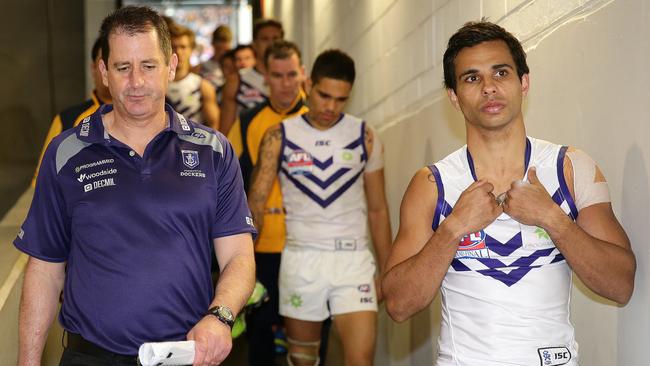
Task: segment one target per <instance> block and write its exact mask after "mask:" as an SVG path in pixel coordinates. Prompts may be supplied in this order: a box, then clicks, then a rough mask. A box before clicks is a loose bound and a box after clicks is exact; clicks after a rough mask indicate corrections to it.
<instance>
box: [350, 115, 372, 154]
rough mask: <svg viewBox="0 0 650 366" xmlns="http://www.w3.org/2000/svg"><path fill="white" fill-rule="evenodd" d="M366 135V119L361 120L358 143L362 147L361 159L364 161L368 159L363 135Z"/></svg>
mask: <svg viewBox="0 0 650 366" xmlns="http://www.w3.org/2000/svg"><path fill="white" fill-rule="evenodd" d="M365 135H366V121H363V122H361V138H360V141H359V143H360V144H361V146H362V147H363V154H361V161H366V160H368V150H367V146H366V142H365V139H364V137H365ZM355 147H356V146H355ZM345 148H346V149H352V148H351V147H347V146H346V147H345Z"/></svg>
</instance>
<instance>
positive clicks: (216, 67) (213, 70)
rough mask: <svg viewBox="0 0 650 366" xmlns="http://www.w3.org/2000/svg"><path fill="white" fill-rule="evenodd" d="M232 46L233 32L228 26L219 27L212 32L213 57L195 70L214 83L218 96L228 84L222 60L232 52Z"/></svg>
mask: <svg viewBox="0 0 650 366" xmlns="http://www.w3.org/2000/svg"><path fill="white" fill-rule="evenodd" d="M231 44H232V32H231V31H230V28H229V27H228V26H227V25H220V26H218V27H217V28H216V29H215V30H214V32H212V50H213V54H212V57H211V58H210V59H209V60H207V61H205V62H203V63H201V64H199V65H197V66H196V67H195V68H193V70H192V71H193V72H195V73H197V74H199V75H201V77H202V78H204V79H205V80H207V81H209V82H210V83H212V86H213V87H214V88H215V89H216V90H217V95H218V94H219V93H220V92H221V88H222V87H223V84H225V83H226V79H225V77H224V73H223V69H222V64H221V58H222V57H223V55H224V54H225V53H226V52H228V51H230V49H231V48H230V47H231Z"/></svg>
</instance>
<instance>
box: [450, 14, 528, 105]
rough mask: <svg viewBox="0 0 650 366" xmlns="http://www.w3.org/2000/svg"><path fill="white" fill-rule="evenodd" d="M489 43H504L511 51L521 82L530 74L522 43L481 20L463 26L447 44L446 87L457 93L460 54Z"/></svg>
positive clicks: (501, 29) (502, 30)
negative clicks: (464, 50)
mask: <svg viewBox="0 0 650 366" xmlns="http://www.w3.org/2000/svg"><path fill="white" fill-rule="evenodd" d="M488 41H503V42H505V44H506V45H507V46H508V49H509V50H510V55H512V58H513V60H514V61H515V65H516V67H517V75H518V76H519V80H521V77H522V76H523V75H524V74H528V73H529V69H528V64H527V63H526V53H525V52H524V49H523V48H522V47H521V43H519V41H518V40H517V38H515V36H513V35H512V34H511V33H510V32H508V31H506V30H505V29H503V28H502V27H500V26H498V25H496V24H494V23H491V22H488V21H486V20H481V21H479V22H468V23H465V25H463V27H462V28H460V29H459V30H458V31H457V32H456V33H455V34H454V35H453V36H451V38H449V43H448V44H447V50H446V51H445V55H444V56H443V61H442V65H443V69H444V74H445V87H446V88H447V89H452V90H453V91H454V92H455V91H456V70H455V65H454V61H455V60H456V56H458V53H459V52H460V51H461V50H462V49H463V48H467V47H474V46H476V45H478V44H480V43H483V42H488Z"/></svg>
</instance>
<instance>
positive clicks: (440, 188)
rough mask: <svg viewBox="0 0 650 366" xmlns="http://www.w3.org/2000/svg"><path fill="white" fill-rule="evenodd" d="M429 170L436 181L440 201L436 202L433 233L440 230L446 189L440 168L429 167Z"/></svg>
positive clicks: (432, 226) (432, 225) (432, 224)
mask: <svg viewBox="0 0 650 366" xmlns="http://www.w3.org/2000/svg"><path fill="white" fill-rule="evenodd" d="M429 170H430V171H431V174H433V178H434V179H435V180H436V187H437V188H438V200H437V202H436V210H435V211H434V213H433V222H432V223H431V228H432V229H433V231H436V229H438V225H440V214H441V213H442V209H443V206H444V204H445V203H446V202H445V188H444V186H443V185H442V178H441V177H440V171H438V168H437V167H436V166H435V165H429Z"/></svg>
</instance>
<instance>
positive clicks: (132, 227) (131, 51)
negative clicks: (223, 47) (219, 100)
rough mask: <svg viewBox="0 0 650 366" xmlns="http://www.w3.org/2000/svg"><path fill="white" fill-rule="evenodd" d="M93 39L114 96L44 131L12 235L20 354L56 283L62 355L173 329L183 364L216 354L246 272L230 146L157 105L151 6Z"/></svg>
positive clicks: (113, 349)
mask: <svg viewBox="0 0 650 366" xmlns="http://www.w3.org/2000/svg"><path fill="white" fill-rule="evenodd" d="M100 37H101V38H102V41H103V45H102V57H103V60H102V61H101V63H100V70H101V73H102V78H103V82H104V84H106V85H107V86H108V88H109V89H110V91H111V94H112V95H113V97H114V99H113V103H114V104H113V105H106V106H104V107H102V108H100V109H99V110H98V111H97V112H95V113H94V114H92V115H91V116H89V117H88V118H86V119H85V120H84V121H82V123H81V124H80V125H79V126H77V127H76V128H74V129H71V130H68V131H66V132H64V133H62V134H61V135H59V136H58V137H57V138H55V139H54V140H53V141H52V143H51V144H50V146H49V147H48V149H47V151H46V152H45V156H44V158H43V163H42V166H41V170H40V172H39V176H38V178H37V183H36V192H35V194H34V200H33V202H32V206H31V209H30V211H29V215H28V216H27V219H26V221H25V223H24V224H23V226H22V228H21V231H20V233H19V235H18V238H16V240H15V242H14V244H15V245H16V247H17V248H18V249H20V250H21V251H23V252H25V253H27V254H29V255H30V259H29V263H28V265H27V270H26V272H25V281H24V288H23V297H22V302H21V309H20V347H19V348H20V349H19V364H20V365H40V364H41V353H42V351H43V347H44V343H45V340H46V336H47V331H48V328H49V326H50V324H51V322H52V320H53V319H54V316H55V314H56V309H57V303H58V298H59V293H60V292H61V290H63V293H64V301H63V305H62V308H61V312H60V314H59V321H60V322H61V324H62V325H63V327H64V329H65V330H66V332H67V333H68V345H67V348H66V350H65V352H64V355H63V357H62V360H61V364H62V365H80V364H84V365H86V364H92V365H104V364H111V365H135V363H136V359H135V355H136V354H137V352H138V347H139V346H140V344H142V343H143V342H151V341H153V342H157V341H177V340H185V339H189V340H194V341H195V342H196V343H195V344H196V349H195V352H196V354H195V358H194V365H215V364H219V363H221V361H223V359H224V358H225V357H226V356H227V355H228V353H229V352H230V349H231V348H232V340H231V337H230V326H231V325H232V320H233V319H234V316H235V314H236V313H237V312H238V311H239V310H240V309H241V308H242V306H243V305H244V303H245V302H246V299H247V298H248V296H249V295H250V293H251V291H252V288H253V284H254V277H255V275H254V272H255V269H254V267H255V265H254V260H253V244H252V238H251V234H252V233H255V228H254V227H253V224H252V220H251V218H250V213H249V210H248V207H247V204H246V197H245V194H244V189H243V182H242V178H241V172H240V169H239V164H238V161H237V156H236V155H235V154H234V153H233V150H232V148H231V146H230V144H229V143H228V141H227V140H226V139H225V137H224V136H223V135H221V134H219V133H216V132H215V131H213V130H211V129H209V128H207V127H204V126H200V125H198V124H195V123H193V122H191V121H187V120H186V119H185V118H184V117H183V116H182V115H180V114H178V113H176V112H175V111H174V110H173V109H172V108H171V107H169V106H165V104H164V100H165V99H164V98H165V92H166V89H167V84H168V83H169V81H171V80H173V79H174V73H175V69H176V64H177V57H176V55H175V54H172V52H171V45H170V40H169V31H168V30H167V27H166V25H165V23H164V22H163V20H162V19H161V18H160V16H159V15H158V14H157V13H156V12H154V11H152V10H151V9H148V8H136V7H126V8H122V9H120V10H117V11H116V12H114V13H113V14H111V15H109V16H108V17H107V18H106V19H105V20H104V22H103V24H102V28H101V30H100ZM211 246H214V249H215V251H216V255H217V259H218V261H219V265H220V268H221V276H220V279H219V283H218V284H217V287H216V290H215V289H214V288H213V287H212V282H211V276H210V258H211V257H210V251H211ZM66 266H67V270H66Z"/></svg>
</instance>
